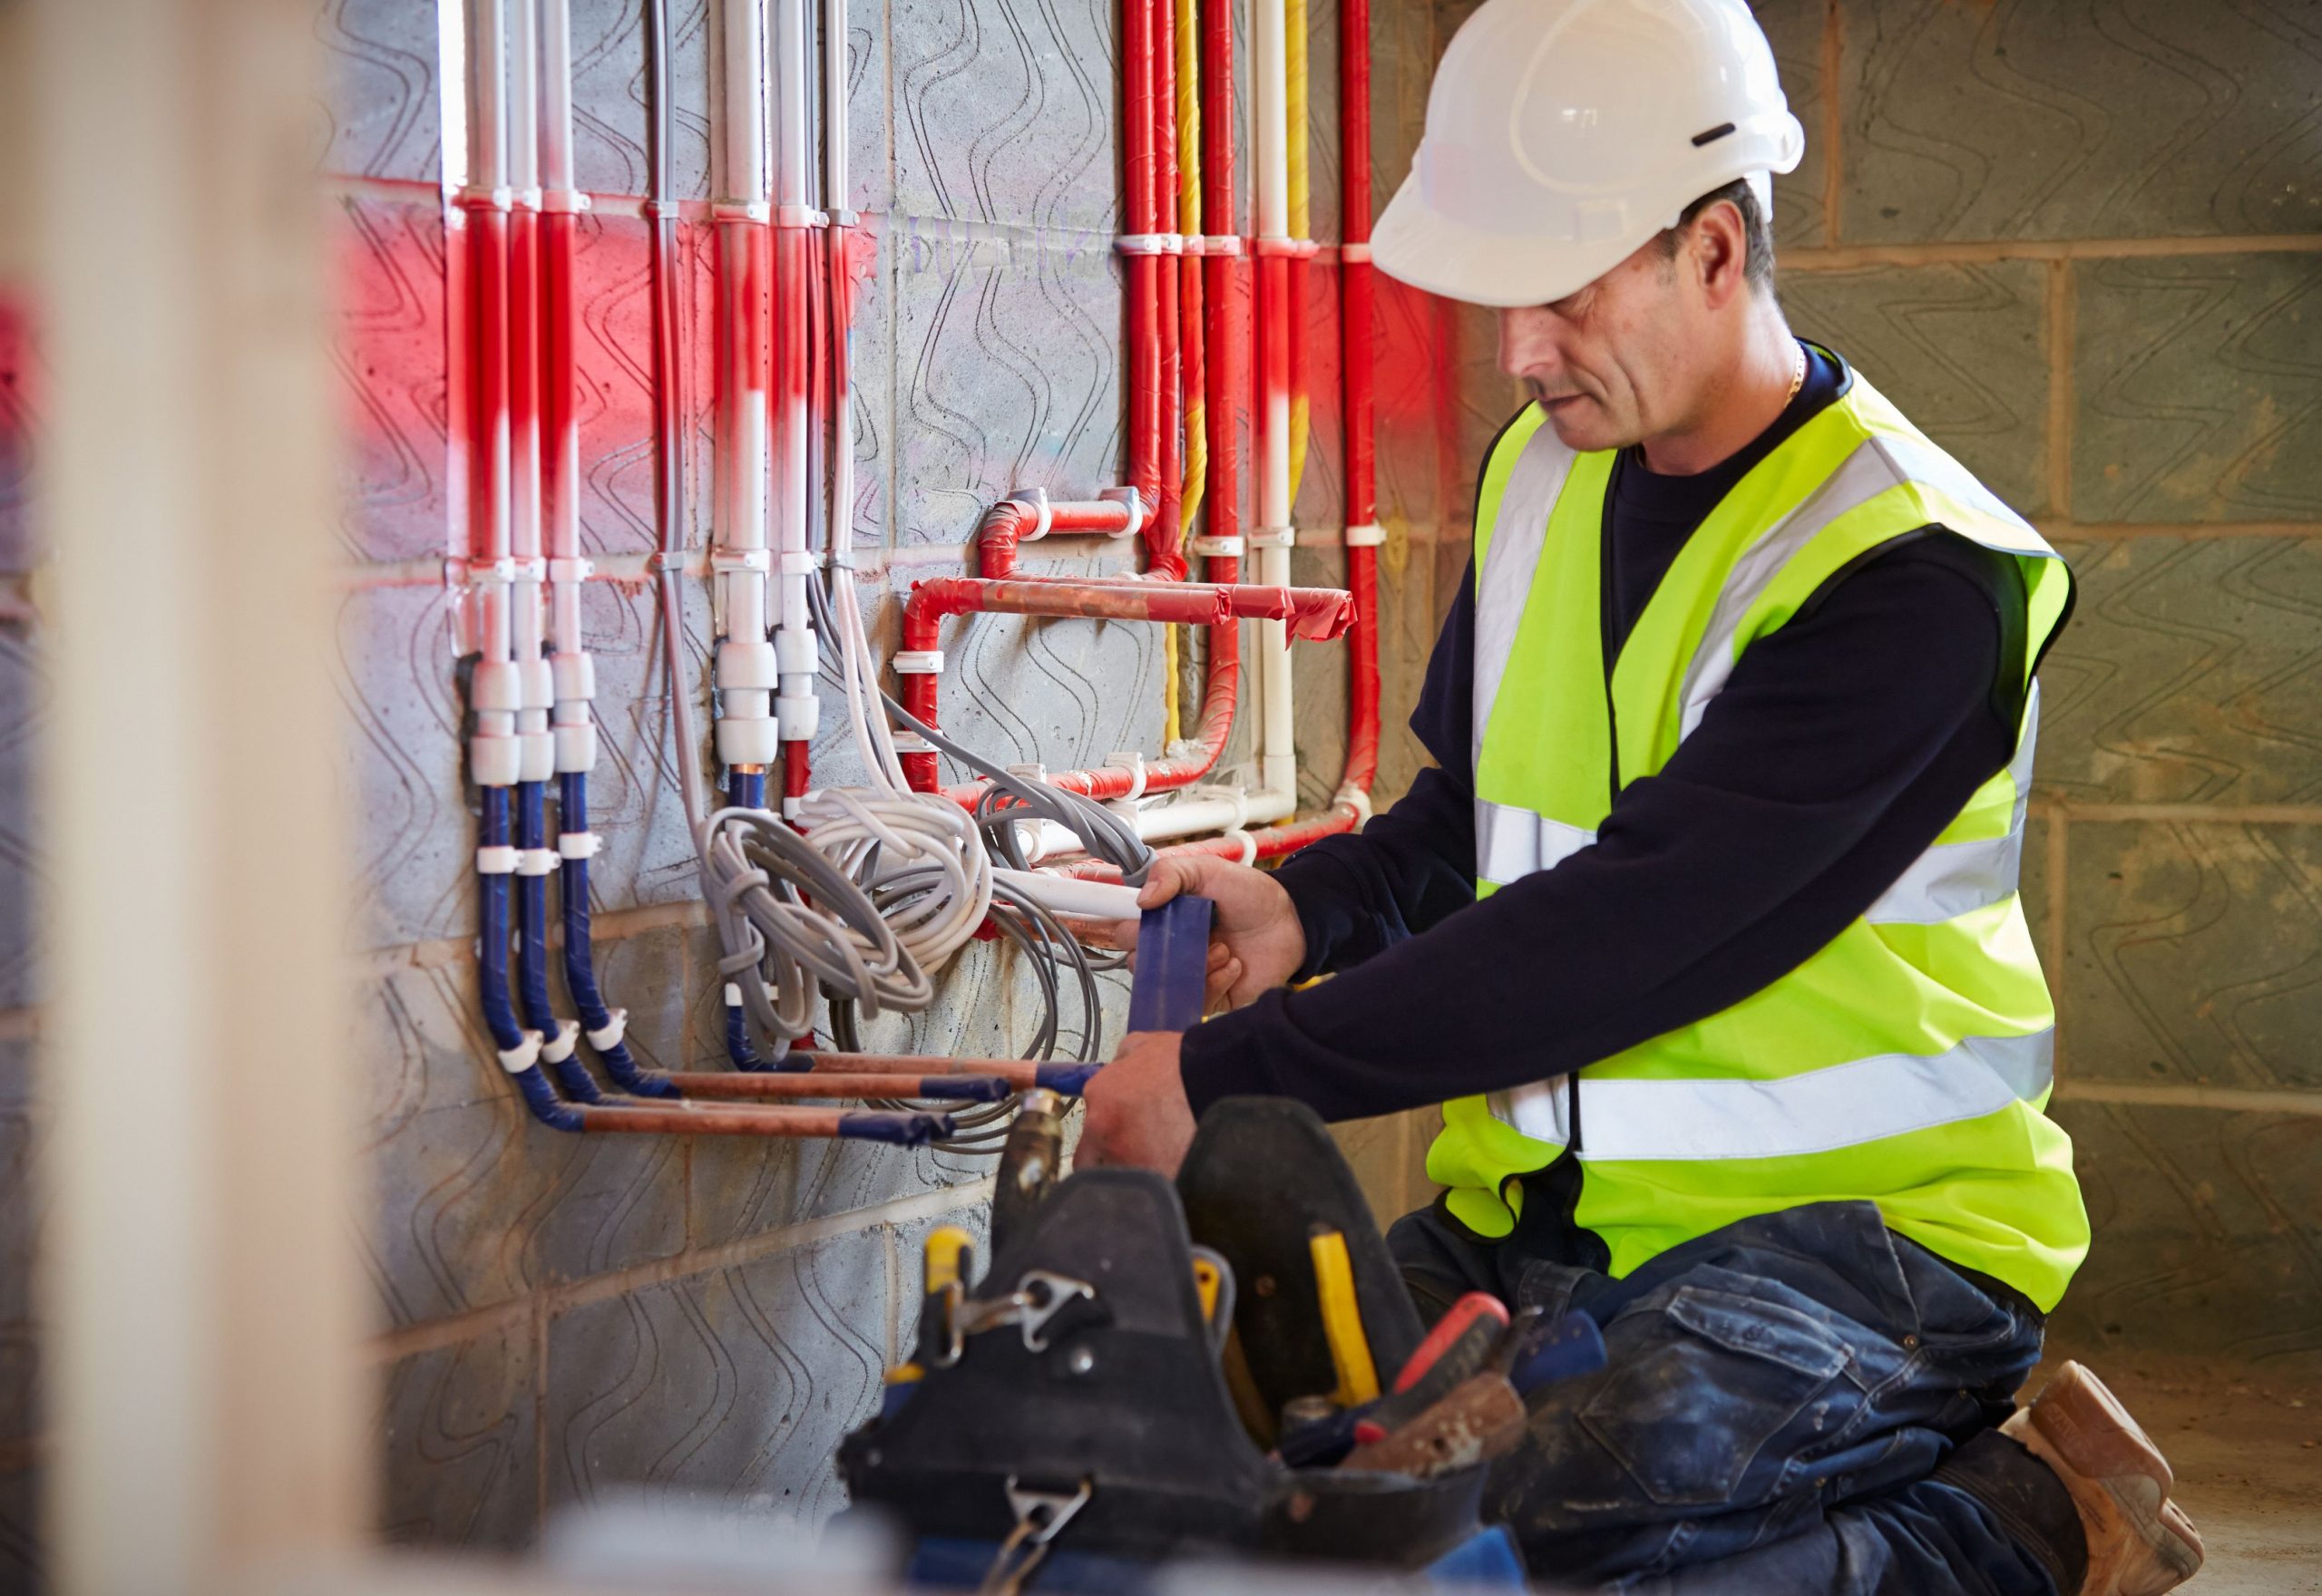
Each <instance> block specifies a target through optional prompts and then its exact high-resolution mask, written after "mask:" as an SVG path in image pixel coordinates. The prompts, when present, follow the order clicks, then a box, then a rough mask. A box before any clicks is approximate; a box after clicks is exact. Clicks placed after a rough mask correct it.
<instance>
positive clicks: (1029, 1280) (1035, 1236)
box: [838, 1099, 1484, 1568]
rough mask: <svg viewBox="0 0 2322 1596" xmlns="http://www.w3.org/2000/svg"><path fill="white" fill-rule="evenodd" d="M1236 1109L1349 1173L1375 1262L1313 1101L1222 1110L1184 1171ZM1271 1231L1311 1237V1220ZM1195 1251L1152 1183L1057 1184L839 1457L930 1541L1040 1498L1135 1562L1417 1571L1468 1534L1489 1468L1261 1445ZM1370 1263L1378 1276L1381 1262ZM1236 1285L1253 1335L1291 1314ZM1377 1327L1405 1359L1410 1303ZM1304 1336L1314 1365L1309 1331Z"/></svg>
mask: <svg viewBox="0 0 2322 1596" xmlns="http://www.w3.org/2000/svg"><path fill="white" fill-rule="evenodd" d="M1236 1105H1238V1111H1236ZM1220 1114H1224V1121H1223V1122H1222V1123H1220V1122H1219V1115H1220ZM1244 1115H1247V1116H1250V1118H1251V1119H1252V1120H1253V1121H1254V1120H1263V1121H1264V1122H1265V1123H1266V1128H1268V1129H1269V1130H1271V1131H1272V1132H1273V1134H1276V1135H1277V1136H1279V1135H1283V1134H1286V1135H1287V1136H1288V1138H1289V1140H1290V1141H1291V1142H1293V1143H1299V1144H1300V1145H1301V1151H1302V1155H1303V1156H1310V1157H1317V1158H1326V1159H1327V1161H1329V1162H1330V1163H1333V1164H1334V1165H1335V1166H1336V1168H1337V1170H1338V1171H1339V1172H1340V1173H1341V1175H1342V1176H1343V1177H1344V1178H1343V1180H1341V1179H1339V1178H1336V1177H1332V1178H1330V1179H1327V1180H1325V1181H1323V1182H1321V1188H1320V1189H1327V1190H1328V1191H1329V1192H1331V1193H1332V1202H1334V1204H1338V1205H1343V1204H1344V1203H1345V1202H1347V1201H1348V1200H1349V1195H1350V1194H1351V1202H1352V1203H1353V1204H1354V1205H1355V1206H1356V1207H1358V1208H1360V1211H1361V1212H1360V1221H1359V1225H1357V1224H1352V1223H1351V1224H1350V1225H1349V1228H1350V1229H1351V1230H1354V1231H1356V1233H1357V1234H1358V1235H1365V1236H1367V1241H1366V1243H1365V1245H1364V1246H1363V1247H1362V1248H1360V1249H1358V1251H1365V1252H1369V1253H1370V1255H1371V1258H1373V1259H1376V1258H1380V1257H1383V1247H1382V1246H1381V1244H1380V1242H1379V1238H1378V1232H1377V1229H1376V1226H1375V1225H1374V1224H1373V1223H1372V1222H1371V1219H1370V1214H1369V1210H1368V1208H1367V1206H1362V1205H1361V1193H1360V1192H1359V1191H1358V1190H1356V1189H1355V1188H1354V1187H1353V1185H1352V1180H1351V1173H1347V1172H1345V1167H1344V1164H1343V1162H1342V1161H1341V1160H1339V1158H1338V1154H1337V1152H1336V1149H1335V1147H1334V1146H1332V1143H1330V1140H1329V1137H1328V1135H1327V1134H1325V1133H1323V1132H1322V1127H1321V1124H1320V1122H1319V1121H1316V1120H1315V1119H1314V1118H1313V1116H1312V1114H1311V1112H1309V1111H1306V1110H1304V1109H1296V1110H1294V1111H1293V1119H1294V1120H1295V1123H1294V1124H1293V1123H1290V1122H1286V1121H1285V1120H1283V1118H1282V1117H1281V1105H1274V1104H1266V1105H1263V1107H1261V1106H1260V1105H1258V1103H1257V1101H1256V1100H1253V1099H1238V1100H1233V1104H1232V1105H1229V1104H1220V1105H1217V1108H1216V1110H1214V1111H1213V1114H1212V1115H1211V1116H1210V1118H1209V1119H1205V1122H1204V1124H1203V1127H1202V1137H1201V1139H1200V1140H1199V1141H1197V1142H1196V1146H1195V1156H1192V1157H1189V1158H1188V1161H1187V1162H1188V1170H1189V1172H1190V1171H1192V1170H1194V1169H1195V1168H1197V1167H1206V1168H1209V1169H1211V1170H1213V1171H1215V1170H1219V1169H1222V1168H1223V1167H1224V1164H1222V1163H1219V1162H1218V1161H1216V1160H1214V1159H1206V1158H1205V1157H1203V1156H1202V1155H1201V1151H1200V1150H1201V1141H1208V1140H1213V1139H1214V1138H1215V1136H1217V1135H1218V1134H1221V1133H1228V1132H1231V1127H1232V1125H1233V1124H1234V1122H1235V1121H1237V1120H1240V1119H1243V1118H1244ZM1256 1129H1257V1126H1256V1125H1255V1124H1254V1123H1252V1124H1244V1128H1243V1130H1242V1131H1240V1132H1232V1133H1231V1134H1230V1135H1229V1140H1230V1141H1231V1143H1234V1156H1233V1157H1232V1159H1231V1160H1230V1162H1231V1163H1233V1164H1234V1165H1236V1166H1239V1167H1242V1168H1244V1169H1246V1168H1248V1167H1250V1166H1251V1165H1252V1163H1263V1162H1265V1161H1264V1160H1263V1159H1255V1160H1254V1159H1253V1158H1251V1157H1250V1156H1249V1154H1251V1153H1254V1151H1255V1148H1254V1146H1253V1145H1251V1144H1250V1143H1249V1142H1248V1137H1249V1136H1250V1135H1252V1134H1254V1133H1255V1131H1256ZM1317 1141H1319V1144H1320V1146H1319V1149H1318V1148H1316V1146H1315V1143H1316V1142H1317ZM1280 1173H1281V1172H1278V1171H1277V1172H1274V1174H1275V1177H1277V1178H1278V1177H1279V1175H1280ZM1308 1189H1310V1190H1313V1189H1318V1188H1315V1187H1310V1188H1308ZM1252 1195H1255V1193H1253V1194H1252ZM1211 1200H1215V1194H1214V1193H1213V1194H1212V1196H1211V1197H1210V1198H1205V1201H1211ZM1262 1228H1264V1229H1269V1230H1273V1231H1281V1232H1282V1236H1281V1241H1282V1243H1283V1245H1288V1244H1289V1243H1290V1242H1291V1241H1293V1240H1294V1241H1295V1242H1296V1245H1297V1247H1298V1248H1300V1249H1302V1247H1303V1238H1304V1235H1305V1229H1304V1226H1303V1223H1302V1222H1300V1223H1297V1224H1294V1225H1293V1224H1288V1223H1281V1224H1273V1225H1272V1226H1270V1227H1262ZM1205 1240H1206V1238H1205ZM1267 1241H1269V1242H1270V1241H1271V1237H1268V1238H1267ZM1247 1244H1248V1243H1246V1242H1245V1243H1244V1245H1245V1246H1246V1245H1247ZM1373 1250H1375V1251H1373ZM1228 1257H1229V1259H1230V1258H1231V1257H1232V1254H1231V1253H1230V1252H1229V1253H1228ZM1193 1263H1194V1260H1193V1251H1192V1244H1191V1241H1190V1239H1189V1238H1188V1235H1187V1232H1186V1226H1185V1209H1184V1207H1182V1206H1181V1205H1180V1203H1179V1201H1178V1197H1177V1193H1176V1191H1175V1190H1174V1189H1173V1188H1172V1187H1171V1186H1170V1184H1169V1183H1168V1182H1166V1181H1164V1180H1163V1179H1161V1178H1160V1177H1159V1176H1157V1175H1154V1174H1149V1173H1143V1172H1139V1171H1131V1170H1109V1169H1107V1170H1092V1171H1088V1172H1087V1173H1080V1174H1076V1175H1074V1176H1073V1177H1072V1178H1071V1179H1069V1180H1068V1181H1066V1182H1063V1183H1062V1184H1060V1185H1059V1186H1058V1187H1057V1188H1056V1189H1055V1191H1054V1192H1052V1193H1051V1194H1050V1195H1049V1197H1048V1198H1047V1199H1046V1201H1045V1202H1042V1203H1041V1205H1040V1206H1039V1209H1038V1210H1037V1211H1036V1212H1035V1213H1034V1214H1033V1215H1032V1216H1031V1218H1030V1221H1029V1223H1028V1224H1027V1225H1026V1226H1025V1227H1024V1228H1023V1229H1022V1230H1021V1231H1019V1232H1018V1233H1016V1234H1014V1235H1012V1236H1010V1238H1009V1239H1008V1240H1007V1241H1006V1242H1005V1250H1004V1251H1002V1252H1001V1253H1000V1255H999V1256H998V1257H996V1258H994V1259H993V1260H992V1261H991V1266H990V1269H989V1270H986V1271H985V1273H984V1276H983V1279H982V1280H981V1282H980V1283H979V1284H977V1285H976V1286H975V1287H974V1288H973V1289H971V1290H968V1291H964V1292H962V1293H961V1294H960V1298H959V1299H958V1300H957V1301H956V1302H955V1303H953V1304H952V1305H951V1306H950V1307H949V1308H948V1309H947V1307H946V1305H945V1303H944V1300H943V1299H941V1298H931V1299H928V1303H927V1309H926V1312H925V1314H924V1315H923V1318H922V1332H921V1338H920V1344H919V1349H918V1356H917V1359H916V1361H917V1362H918V1363H919V1364H920V1366H921V1367H922V1370H923V1371H924V1372H923V1374H922V1377H921V1378H920V1379H919V1380H918V1381H917V1382H916V1383H915V1385H914V1386H913V1387H911V1388H910V1392H909V1395H908V1396H904V1397H903V1398H902V1401H901V1404H900V1406H895V1405H893V1404H891V1406H890V1409H889V1411H888V1413H887V1414H886V1415H885V1416H882V1417H880V1418H877V1419H874V1420H873V1421H872V1422H871V1423H869V1424H867V1425H865V1426H863V1428H861V1429H859V1430H857V1431H855V1432H854V1434H853V1435H849V1436H848V1437H847V1438H846V1440H845V1441H844V1444H842V1445H841V1446H840V1448H839V1459H838V1460H839V1469H840V1473H841V1475H842V1477H843V1478H844V1480H845V1482H846V1485H847V1489H848V1491H849V1493H850V1494H852V1495H853V1497H854V1500H855V1501H857V1502H859V1503H878V1504H882V1505H883V1506H884V1507H886V1508H887V1509H888V1510H890V1511H891V1512H893V1513H894V1514H896V1515H897V1516H898V1517H900V1518H901V1519H902V1521H903V1522H904V1523H907V1524H909V1525H910V1526H911V1528H912V1531H913V1532H914V1533H917V1534H920V1535H922V1536H957V1537H966V1538H971V1539H977V1540H985V1541H992V1542H1002V1541H1007V1540H1009V1538H1010V1535H1011V1533H1020V1524H1021V1523H1023V1521H1024V1517H1025V1512H1026V1506H1027V1502H1028V1498H1029V1497H1030V1496H1033V1495H1037V1496H1038V1497H1039V1499H1040V1500H1042V1501H1044V1502H1045V1503H1047V1504H1049V1505H1048V1506H1047V1508H1045V1509H1044V1510H1043V1511H1045V1512H1047V1513H1049V1514H1050V1516H1051V1522H1053V1518H1054V1515H1055V1514H1057V1513H1063V1514H1064V1515H1065V1522H1063V1523H1060V1524H1059V1526H1058V1527H1057V1530H1056V1535H1055V1539H1056V1543H1057V1545H1058V1546H1059V1548H1064V1549H1069V1550H1071V1551H1074V1552H1094V1553H1102V1554H1109V1555H1117V1556H1127V1557H1150V1558H1158V1557H1164V1556H1185V1555H1187V1554H1190V1553H1195V1552H1205V1551H1209V1552H1215V1551H1234V1550H1238V1551H1242V1552H1268V1553H1273V1554H1276V1555H1287V1556H1292V1557H1304V1558H1325V1559H1330V1560H1333V1561H1351V1562H1370V1563H1374V1564H1381V1563H1383V1564H1387V1565H1390V1566H1394V1567H1399V1568H1416V1567H1420V1566H1423V1565H1424V1564H1426V1563H1428V1562H1432V1561H1433V1560H1434V1559H1436V1558H1437V1557H1439V1556H1440V1555H1442V1554H1443V1553H1444V1552H1448V1551H1449V1550H1450V1549H1451V1548H1453V1547H1455V1546H1457V1545H1459V1543H1460V1542H1463V1541H1464V1540H1466V1539H1467V1538H1468V1536H1470V1535H1472V1534H1473V1533H1476V1530H1477V1527H1478V1517H1477V1504H1478V1499H1479V1497H1480V1495H1481V1493H1482V1488H1483V1473H1484V1471H1483V1470H1482V1469H1481V1468H1476V1469H1470V1470H1468V1471H1464V1472H1463V1473H1461V1474H1455V1475H1451V1476H1449V1477H1446V1478H1441V1479H1435V1480H1426V1481H1421V1480H1415V1479H1411V1478H1410V1477H1408V1476H1404V1475H1400V1474H1368V1473H1361V1472H1355V1471H1349V1470H1344V1469H1305V1470H1293V1469H1289V1468H1285V1467H1283V1465H1281V1464H1280V1463H1279V1462H1277V1461H1273V1460H1272V1459H1270V1458H1269V1457H1268V1456H1267V1455H1264V1454H1263V1453H1262V1452H1260V1450H1259V1449H1258V1447H1257V1445H1255V1444H1254V1442H1253V1441H1252V1440H1251V1438H1250V1435H1249V1433H1248V1431H1247V1430H1245V1429H1244V1425H1243V1423H1242V1420H1241V1419H1240V1418H1239V1417H1238V1416H1237V1415H1236V1412H1235V1408H1234V1401H1233V1398H1232V1397H1231V1396H1229V1394H1228V1391H1227V1387H1226V1383H1225V1379H1224V1375H1223V1374H1222V1372H1221V1369H1220V1362H1219V1354H1218V1342H1219V1341H1220V1340H1221V1339H1222V1338H1223V1332H1224V1326H1222V1325H1221V1326H1219V1327H1217V1328H1216V1329H1215V1332H1213V1330H1212V1328H1211V1327H1209V1326H1208V1325H1207V1324H1205V1320H1204V1316H1203V1310H1202V1304H1201V1299H1200V1296H1199V1294H1198V1292H1197V1291H1196V1289H1195V1282H1194V1268H1193ZM1234 1267H1235V1268H1236V1269H1246V1270H1249V1271H1251V1273H1252V1277H1253V1278H1254V1279H1257V1278H1267V1279H1270V1278H1272V1277H1271V1276H1269V1275H1267V1273H1266V1271H1267V1270H1271V1269H1273V1268H1274V1267H1275V1266H1273V1264H1271V1263H1269V1262H1267V1261H1266V1260H1263V1259H1262V1258H1260V1259H1254V1260H1236V1261H1235V1264H1234ZM1358 1273H1359V1274H1364V1275H1371V1279H1372V1281H1375V1279H1376V1277H1375V1273H1374V1272H1373V1271H1372V1270H1366V1269H1361V1268H1360V1267H1359V1269H1358ZM1285 1278H1286V1277H1285ZM1396 1285H1397V1289H1400V1282H1396ZM1370 1288H1371V1282H1370V1281H1366V1289H1364V1290H1363V1291H1362V1295H1363V1296H1364V1298H1365V1299H1366V1300H1365V1302H1364V1309H1365V1315H1366V1318H1368V1317H1371V1302H1370V1301H1369V1300H1368V1299H1369V1298H1370V1296H1371V1289H1370ZM1309 1289H1311V1287H1310V1288H1309ZM1240 1297H1241V1301H1242V1304H1243V1310H1242V1311H1241V1312H1239V1313H1237V1314H1236V1316H1235V1317H1236V1320H1237V1322H1241V1323H1242V1324H1243V1330H1244V1335H1245V1336H1247V1335H1252V1334H1254V1333H1265V1334H1273V1333H1274V1330H1275V1329H1276V1328H1277V1327H1278V1324H1279V1321H1280V1320H1281V1319H1283V1306H1282V1305H1281V1304H1279V1303H1276V1302H1274V1301H1273V1300H1271V1299H1270V1298H1269V1299H1266V1300H1263V1301H1254V1299H1253V1295H1252V1292H1251V1289H1250V1287H1249V1285H1248V1284H1247V1283H1244V1285H1243V1286H1242V1288H1241V1290H1240ZM1310 1300H1311V1299H1310ZM1396 1309H1400V1312H1397V1311H1396ZM1378 1319H1379V1323H1380V1324H1381V1326H1382V1327H1384V1328H1385V1335H1384V1342H1385V1345H1383V1346H1381V1348H1379V1350H1380V1351H1381V1353H1382V1354H1384V1355H1390V1356H1392V1357H1394V1358H1397V1359H1398V1360H1400V1357H1402V1356H1403V1355H1404V1354H1405V1353H1406V1352H1407V1351H1408V1348H1403V1349H1402V1350H1400V1351H1399V1350H1396V1348H1399V1347H1400V1344H1401V1343H1402V1342H1404V1341H1406V1340H1409V1341H1410V1342H1412V1343H1413V1344H1415V1343H1416V1340H1417V1334H1416V1326H1417V1318H1416V1315H1415V1314H1414V1313H1413V1312H1412V1310H1411V1309H1410V1304H1409V1301H1408V1299H1404V1300H1402V1301H1400V1303H1390V1304H1389V1305H1387V1306H1386V1307H1383V1308H1382V1309H1381V1310H1380V1313H1379V1316H1378ZM955 1326H956V1327H959V1333H958V1334H956V1335H954V1334H953V1333H952V1331H953V1327H955ZM1293 1339H1294V1340H1295V1341H1296V1342H1297V1344H1298V1346H1299V1348H1301V1349H1302V1357H1311V1345H1310V1344H1311V1342H1312V1333H1311V1332H1306V1333H1302V1334H1298V1335H1295V1336H1294V1337H1293ZM1325 1356H1327V1355H1325ZM1392 1367H1393V1365H1392V1364H1390V1366H1389V1368H1390V1372H1391V1368H1392ZM1310 1372H1311V1371H1310ZM1300 1377H1305V1376H1304V1375H1301V1376H1300ZM1309 1388H1312V1387H1309ZM1324 1388H1327V1387H1326V1385H1325V1387H1324Z"/></svg>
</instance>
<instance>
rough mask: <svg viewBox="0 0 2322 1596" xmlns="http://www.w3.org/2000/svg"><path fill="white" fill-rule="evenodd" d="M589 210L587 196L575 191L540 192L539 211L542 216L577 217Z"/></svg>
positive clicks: (553, 190)
mask: <svg viewBox="0 0 2322 1596" xmlns="http://www.w3.org/2000/svg"><path fill="white" fill-rule="evenodd" d="M589 208H590V207H589V196H588V195H586V194H583V193H581V192H580V190H577V189H543V190H541V204H540V209H541V215H543V216H565V215H571V216H578V215H579V214H580V213H581V212H582V211H585V210H587V209H589Z"/></svg>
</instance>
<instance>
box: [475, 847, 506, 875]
mask: <svg viewBox="0 0 2322 1596" xmlns="http://www.w3.org/2000/svg"><path fill="white" fill-rule="evenodd" d="M475 873H476V874H478V875H480V876H512V875H514V874H515V873H516V851H515V850H514V849H513V848H510V847H506V846H503V845H494V846H493V847H489V848H479V849H477V850H476V851H475Z"/></svg>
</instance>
